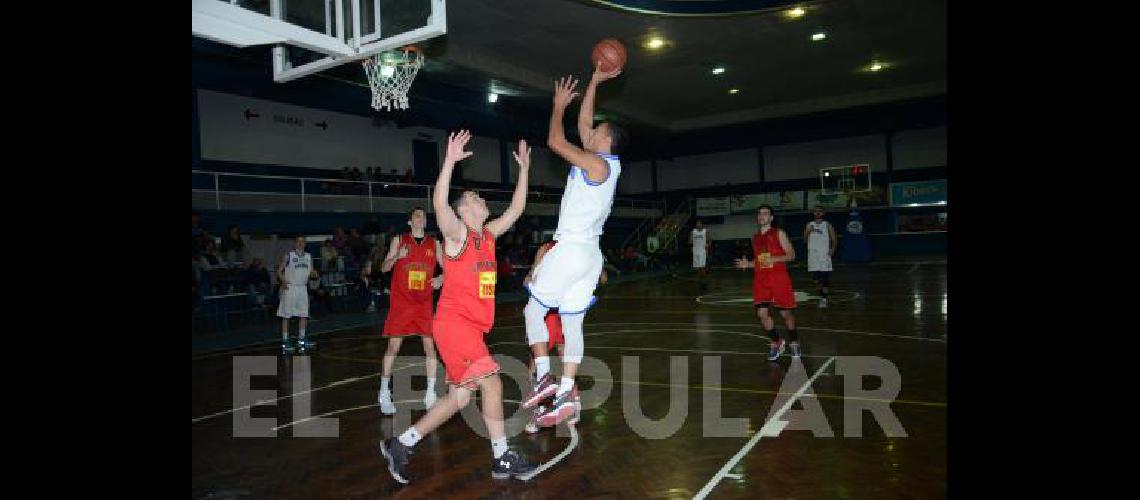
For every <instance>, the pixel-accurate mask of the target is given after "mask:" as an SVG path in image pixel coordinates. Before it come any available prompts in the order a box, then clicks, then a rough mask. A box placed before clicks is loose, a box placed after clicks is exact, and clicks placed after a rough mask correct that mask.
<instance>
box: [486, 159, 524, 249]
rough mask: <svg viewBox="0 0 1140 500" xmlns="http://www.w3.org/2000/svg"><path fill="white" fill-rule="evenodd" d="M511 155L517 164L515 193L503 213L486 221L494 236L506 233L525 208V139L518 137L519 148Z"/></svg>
mask: <svg viewBox="0 0 1140 500" xmlns="http://www.w3.org/2000/svg"><path fill="white" fill-rule="evenodd" d="M513 155H514V157H515V162H516V163H518V164H519V178H518V182H515V193H514V195H512V196H511V204H510V206H508V207H507V210H506V211H505V212H503V215H500V216H499V218H497V219H495V220H492V221H490V222H488V223H487V226H486V227H487V230H488V231H490V232H491V235H492V236H494V237H496V238H498V237H499V236H502V235H503V233H506V232H507V230H508V229H510V228H511V226H512V225H514V223H515V221H516V220H518V219H519V217H520V216H521V215H522V213H523V210H524V209H526V187H527V182H528V181H527V177H528V174H529V173H530V146H528V145H527V144H526V140H525V139H519V150H518V151H516V152H514V153H513Z"/></svg>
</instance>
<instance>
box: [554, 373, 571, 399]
mask: <svg viewBox="0 0 1140 500" xmlns="http://www.w3.org/2000/svg"><path fill="white" fill-rule="evenodd" d="M573 388H574V379H572V378H570V377H562V383H560V384H558V394H556V395H555V396H554V397H558V396H561V395H563V394H566V393H567V392H570V389H573Z"/></svg>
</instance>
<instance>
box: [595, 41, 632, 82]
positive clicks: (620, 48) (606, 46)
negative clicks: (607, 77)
mask: <svg viewBox="0 0 1140 500" xmlns="http://www.w3.org/2000/svg"><path fill="white" fill-rule="evenodd" d="M590 60H591V61H593V62H594V67H595V68H597V67H600V68H601V70H602V71H604V72H607V73H609V72H610V71H614V70H617V69H621V68H622V67H623V66H625V46H624V45H622V44H621V42H619V41H617V39H614V38H607V39H605V40H602V41H600V42H598V44H597V45H594V51H593V53H591V54H590Z"/></svg>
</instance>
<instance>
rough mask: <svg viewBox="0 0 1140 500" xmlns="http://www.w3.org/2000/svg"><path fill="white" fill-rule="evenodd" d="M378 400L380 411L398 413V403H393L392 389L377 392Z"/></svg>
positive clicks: (387, 413)
mask: <svg viewBox="0 0 1140 500" xmlns="http://www.w3.org/2000/svg"><path fill="white" fill-rule="evenodd" d="M376 401H377V402H379V403H380V413H383V414H385V415H394V414H395V413H396V405H394V404H392V393H391V392H390V391H384V390H381V391H380V392H378V393H376Z"/></svg>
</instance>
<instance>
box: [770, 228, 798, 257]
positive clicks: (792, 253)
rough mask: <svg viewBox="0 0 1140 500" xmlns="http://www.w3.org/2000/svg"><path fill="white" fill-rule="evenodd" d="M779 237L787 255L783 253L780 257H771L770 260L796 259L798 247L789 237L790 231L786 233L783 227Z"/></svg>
mask: <svg viewBox="0 0 1140 500" xmlns="http://www.w3.org/2000/svg"><path fill="white" fill-rule="evenodd" d="M779 238H780V246H781V247H783V248H784V253H785V255H781V256H779V257H771V259H770V260H771V261H772V262H773V263H776V262H791V261H793V260H796V248H795V247H793V246H792V240H789V239H788V233H785V232H784V230H783V229H781V230H780V235H779Z"/></svg>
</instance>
